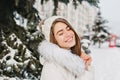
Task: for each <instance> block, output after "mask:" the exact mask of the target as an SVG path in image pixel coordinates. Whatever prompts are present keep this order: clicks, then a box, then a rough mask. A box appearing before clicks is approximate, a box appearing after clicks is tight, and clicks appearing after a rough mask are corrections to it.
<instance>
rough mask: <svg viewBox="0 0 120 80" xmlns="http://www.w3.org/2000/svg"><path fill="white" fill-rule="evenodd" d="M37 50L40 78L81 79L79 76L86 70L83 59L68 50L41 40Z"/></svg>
mask: <svg viewBox="0 0 120 80" xmlns="http://www.w3.org/2000/svg"><path fill="white" fill-rule="evenodd" d="M38 52H39V53H40V55H41V56H40V62H41V64H42V65H43V68H42V73H41V79H40V80H83V79H81V78H82V76H84V74H85V72H86V71H85V64H84V61H83V60H82V59H81V58H80V57H79V56H77V55H75V54H72V53H71V51H70V50H65V49H62V48H60V47H59V46H57V45H55V44H53V43H50V42H47V41H43V42H41V43H40V44H39V47H38ZM85 80H86V79H85ZM88 80H89V79H88ZM90 80H92V79H90Z"/></svg>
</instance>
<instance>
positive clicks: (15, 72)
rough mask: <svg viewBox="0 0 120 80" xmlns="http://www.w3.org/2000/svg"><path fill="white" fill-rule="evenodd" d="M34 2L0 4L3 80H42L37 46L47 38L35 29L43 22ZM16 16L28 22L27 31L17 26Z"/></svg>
mask: <svg viewBox="0 0 120 80" xmlns="http://www.w3.org/2000/svg"><path fill="white" fill-rule="evenodd" d="M34 2H35V0H1V1H0V80H24V79H25V80H40V74H41V68H42V65H41V64H40V62H39V58H38V57H39V55H38V52H37V46H38V43H39V42H40V41H42V40H43V39H44V36H43V35H42V33H41V32H39V31H37V28H36V27H37V25H38V22H39V21H40V18H39V16H38V12H37V10H36V9H35V8H34V7H33V4H34ZM15 13H17V14H19V15H21V17H22V19H23V21H24V19H27V24H28V25H27V26H26V27H27V28H25V26H21V25H18V24H17V22H16V21H15V19H17V18H16V15H15ZM23 23H24V22H23Z"/></svg>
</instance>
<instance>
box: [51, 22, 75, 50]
mask: <svg viewBox="0 0 120 80" xmlns="http://www.w3.org/2000/svg"><path fill="white" fill-rule="evenodd" d="M53 32H54V36H55V39H56V41H57V43H58V45H59V46H60V47H61V48H64V49H70V48H71V47H73V46H75V44H76V42H75V34H74V32H73V31H72V30H71V29H70V27H69V26H68V25H66V24H65V23H63V22H57V23H56V24H55V26H54V30H53Z"/></svg>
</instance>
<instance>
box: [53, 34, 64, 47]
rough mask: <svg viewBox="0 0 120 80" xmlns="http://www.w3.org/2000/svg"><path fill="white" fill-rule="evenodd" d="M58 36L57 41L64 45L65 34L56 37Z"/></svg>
mask: <svg viewBox="0 0 120 80" xmlns="http://www.w3.org/2000/svg"><path fill="white" fill-rule="evenodd" d="M55 38H56V41H57V43H58V45H63V43H64V37H63V36H59V37H57V36H56V37H55Z"/></svg>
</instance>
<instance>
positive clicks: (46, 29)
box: [41, 16, 65, 41]
mask: <svg viewBox="0 0 120 80" xmlns="http://www.w3.org/2000/svg"><path fill="white" fill-rule="evenodd" d="M58 18H63V17H62V16H52V17H50V18H48V19H46V20H45V21H44V24H43V25H42V26H41V27H42V33H43V34H44V36H45V39H46V40H48V41H50V29H51V26H52V24H53V22H54V21H55V20H56V19H58ZM63 19H65V18H63Z"/></svg>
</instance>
